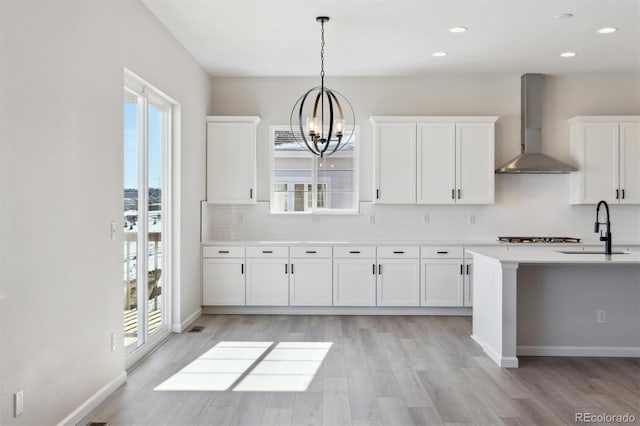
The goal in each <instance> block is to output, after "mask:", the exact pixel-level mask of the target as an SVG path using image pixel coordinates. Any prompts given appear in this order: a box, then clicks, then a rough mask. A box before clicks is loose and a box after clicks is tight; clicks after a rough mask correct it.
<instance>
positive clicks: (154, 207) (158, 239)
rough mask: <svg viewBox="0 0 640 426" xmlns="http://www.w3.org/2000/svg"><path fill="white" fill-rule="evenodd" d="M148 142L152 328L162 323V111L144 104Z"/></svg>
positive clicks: (149, 311)
mask: <svg viewBox="0 0 640 426" xmlns="http://www.w3.org/2000/svg"><path fill="white" fill-rule="evenodd" d="M148 117H149V119H148V145H147V169H148V170H147V173H148V185H149V193H148V194H149V195H148V198H147V199H148V215H147V216H148V219H147V220H148V225H147V229H148V242H147V245H148V247H149V249H148V253H149V255H148V260H147V271H148V274H147V280H148V285H147V330H148V332H149V333H151V332H153V331H155V330H156V329H158V327H160V326H161V325H162V323H163V312H164V309H163V308H164V306H163V305H164V303H163V299H164V297H163V296H164V295H163V292H162V282H163V279H162V278H163V276H162V274H163V269H164V268H163V267H162V264H163V256H162V248H163V244H162V224H163V220H162V219H163V215H162V207H163V200H162V192H163V181H164V179H163V173H162V172H163V167H162V164H163V152H162V146H163V141H164V138H165V137H166V114H165V113H164V111H162V109H160V108H158V107H156V106H154V105H151V104H150V105H149V107H148Z"/></svg>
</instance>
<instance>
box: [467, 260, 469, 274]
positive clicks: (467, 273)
mask: <svg viewBox="0 0 640 426" xmlns="http://www.w3.org/2000/svg"><path fill="white" fill-rule="evenodd" d="M467 275H469V264H468V263H467Z"/></svg>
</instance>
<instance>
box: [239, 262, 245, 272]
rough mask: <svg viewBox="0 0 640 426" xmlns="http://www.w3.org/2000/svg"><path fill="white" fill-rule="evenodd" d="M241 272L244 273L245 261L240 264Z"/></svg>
mask: <svg viewBox="0 0 640 426" xmlns="http://www.w3.org/2000/svg"><path fill="white" fill-rule="evenodd" d="M240 273H241V274H244V263H243V264H241V265H240Z"/></svg>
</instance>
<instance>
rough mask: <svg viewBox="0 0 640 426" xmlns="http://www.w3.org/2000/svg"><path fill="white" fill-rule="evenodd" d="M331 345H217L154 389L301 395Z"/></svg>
mask: <svg viewBox="0 0 640 426" xmlns="http://www.w3.org/2000/svg"><path fill="white" fill-rule="evenodd" d="M332 344H333V343H332V342H279V343H278V344H277V345H275V346H273V342H219V343H218V344H217V345H215V346H214V347H213V348H211V349H209V350H208V351H206V352H205V353H204V354H202V355H201V356H200V357H198V358H197V359H195V360H194V361H192V362H191V363H189V364H188V365H187V366H185V367H184V368H183V369H181V370H180V371H178V372H177V373H176V374H174V375H173V376H171V377H169V378H168V379H167V380H165V381H164V382H162V383H161V384H159V385H158V386H156V387H155V389H154V390H157V391H226V390H234V391H238V392H255V391H262V392H304V391H306V390H307V388H308V387H309V384H310V383H311V381H312V380H313V377H314V376H315V374H316V373H317V372H318V369H319V368H320V365H321V364H322V361H323V360H324V358H325V357H326V356H327V353H328V352H329V350H330V349H331V346H332ZM265 353H266V356H265ZM263 356H264V358H263V359H262V360H261V361H260V362H259V363H258V364H257V365H255V366H254V364H256V362H257V361H258V359H260V357H263ZM252 366H253V368H252ZM245 374H246V376H245V377H243V378H242V380H240V382H239V383H238V384H237V385H236V386H235V387H233V389H230V388H231V387H232V386H233V384H234V383H236V382H237V381H238V380H239V379H240V378H241V377H242V376H243V375H245Z"/></svg>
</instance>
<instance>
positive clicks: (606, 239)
mask: <svg viewBox="0 0 640 426" xmlns="http://www.w3.org/2000/svg"><path fill="white" fill-rule="evenodd" d="M600 206H604V208H605V212H606V214H607V220H606V222H600ZM600 225H606V227H607V231H606V232H605V234H604V235H603V234H602V231H600ZM598 231H600V241H604V243H605V244H604V253H605V254H611V220H610V216H609V205H608V204H607V202H606V201H604V200H602V201H600V202H599V203H598V207H596V223H595V226H594V232H598Z"/></svg>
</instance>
